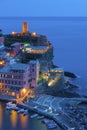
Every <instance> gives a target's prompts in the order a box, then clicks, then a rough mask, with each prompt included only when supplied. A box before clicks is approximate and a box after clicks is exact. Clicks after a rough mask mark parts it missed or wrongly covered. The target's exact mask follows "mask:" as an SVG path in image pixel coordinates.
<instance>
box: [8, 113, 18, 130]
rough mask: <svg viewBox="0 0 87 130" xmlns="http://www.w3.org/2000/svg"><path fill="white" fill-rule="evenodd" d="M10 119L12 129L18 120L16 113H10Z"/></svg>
mask: <svg viewBox="0 0 87 130" xmlns="http://www.w3.org/2000/svg"><path fill="white" fill-rule="evenodd" d="M10 119H11V124H12V127H14V128H15V127H16V125H17V119H18V115H17V112H16V111H11V116H10Z"/></svg>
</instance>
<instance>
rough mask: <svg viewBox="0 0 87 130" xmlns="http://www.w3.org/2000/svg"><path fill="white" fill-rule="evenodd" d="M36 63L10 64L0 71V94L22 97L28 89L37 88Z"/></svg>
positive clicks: (37, 64) (37, 70)
mask: <svg viewBox="0 0 87 130" xmlns="http://www.w3.org/2000/svg"><path fill="white" fill-rule="evenodd" d="M38 75H39V63H38V61H30V62H29V63H28V64H22V63H12V64H10V65H8V66H4V67H3V68H1V69H0V93H2V94H7V95H11V96H14V97H16V98H19V97H23V95H24V94H25V93H26V92H27V91H28V90H29V88H32V87H35V86H37V78H38Z"/></svg>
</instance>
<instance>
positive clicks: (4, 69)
mask: <svg viewBox="0 0 87 130" xmlns="http://www.w3.org/2000/svg"><path fill="white" fill-rule="evenodd" d="M53 58H54V54H53V46H52V44H51V43H50V41H48V39H47V37H46V36H44V35H42V34H37V33H36V32H30V31H29V29H28V23H27V22H24V23H23V24H22V31H21V32H12V33H11V34H5V35H3V34H2V30H0V100H3V101H11V102H15V103H16V104H17V107H16V106H14V105H13V106H11V107H9V105H8V106H7V109H10V110H17V111H19V112H18V113H20V112H21V111H22V110H23V109H22V110H21V109H20V110H19V108H18V107H20V108H24V109H27V110H28V109H29V110H31V111H34V112H36V113H38V114H40V115H42V116H41V117H39V118H43V116H46V117H48V118H50V119H52V120H54V121H55V122H56V123H57V125H59V126H60V127H61V130H86V129H87V112H86V111H84V110H83V109H82V108H81V107H80V104H82V103H87V98H86V97H81V96H80V95H79V94H75V93H72V92H70V91H69V89H72V87H75V86H74V85H72V84H70V83H69V82H68V80H67V78H66V76H65V72H64V70H63V69H62V68H59V67H57V66H56V65H54V63H53ZM10 105H12V104H10ZM26 113H27V112H25V114H26ZM44 122H45V123H46V124H47V125H48V124H49V123H48V122H49V120H46V119H45V120H44ZM54 124H55V123H54ZM48 127H49V128H52V127H53V128H54V127H56V125H52V123H51V126H50V125H48Z"/></svg>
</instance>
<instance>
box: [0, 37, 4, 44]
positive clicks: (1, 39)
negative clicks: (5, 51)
mask: <svg viewBox="0 0 87 130" xmlns="http://www.w3.org/2000/svg"><path fill="white" fill-rule="evenodd" d="M3 44H4V37H0V45H3Z"/></svg>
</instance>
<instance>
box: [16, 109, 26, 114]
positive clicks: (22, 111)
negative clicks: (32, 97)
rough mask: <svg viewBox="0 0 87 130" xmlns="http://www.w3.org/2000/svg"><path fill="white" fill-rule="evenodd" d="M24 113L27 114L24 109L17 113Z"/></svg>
mask: <svg viewBox="0 0 87 130" xmlns="http://www.w3.org/2000/svg"><path fill="white" fill-rule="evenodd" d="M24 112H25V110H24V109H19V110H18V111H17V113H24Z"/></svg>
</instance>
